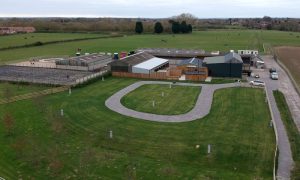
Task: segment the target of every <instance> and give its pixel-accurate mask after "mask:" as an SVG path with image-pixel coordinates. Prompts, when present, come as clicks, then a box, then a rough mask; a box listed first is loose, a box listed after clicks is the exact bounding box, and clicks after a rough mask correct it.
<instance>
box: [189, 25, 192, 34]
mask: <svg viewBox="0 0 300 180" xmlns="http://www.w3.org/2000/svg"><path fill="white" fill-rule="evenodd" d="M192 32H193V26H192V25H191V24H189V25H188V33H192Z"/></svg>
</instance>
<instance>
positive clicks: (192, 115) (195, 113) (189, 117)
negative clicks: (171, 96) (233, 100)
mask: <svg viewBox="0 0 300 180" xmlns="http://www.w3.org/2000/svg"><path fill="white" fill-rule="evenodd" d="M145 84H167V85H169V84H171V83H170V82H162V81H140V82H136V83H134V84H132V85H130V86H128V87H126V88H124V89H122V90H121V91H119V92H117V93H115V94H114V95H113V96H111V97H110V98H109V99H107V100H106V101H105V105H106V106H107V107H108V108H109V109H111V110H113V111H115V112H118V113H120V114H122V115H125V116H129V117H134V118H138V119H144V120H149V121H156V122H188V121H193V120H196V119H200V118H203V117H204V116H206V115H207V114H208V113H209V112H210V108H211V105H212V101H213V94H214V92H215V90H217V89H222V88H230V87H236V86H238V84H237V83H231V84H214V85H207V84H192V83H176V84H174V85H175V86H196V87H202V89H201V93H200V95H199V96H198V99H197V102H196V104H195V106H194V108H193V109H192V110H191V111H190V112H188V113H186V114H181V115H156V114H150V113H144V112H138V111H135V110H132V109H128V108H127V107H125V106H123V105H122V104H121V98H122V97H123V96H125V95H126V94H128V93H130V92H131V91H133V90H135V89H137V88H138V87H140V86H142V85H145Z"/></svg>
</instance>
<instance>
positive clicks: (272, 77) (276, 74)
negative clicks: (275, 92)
mask: <svg viewBox="0 0 300 180" xmlns="http://www.w3.org/2000/svg"><path fill="white" fill-rule="evenodd" d="M270 77H271V79H273V80H278V73H277V72H272V73H271V74H270Z"/></svg>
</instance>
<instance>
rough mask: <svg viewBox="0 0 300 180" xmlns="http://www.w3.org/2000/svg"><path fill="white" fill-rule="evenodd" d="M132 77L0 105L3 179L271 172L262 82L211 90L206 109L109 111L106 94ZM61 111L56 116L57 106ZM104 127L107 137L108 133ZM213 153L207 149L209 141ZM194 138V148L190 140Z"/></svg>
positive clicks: (271, 141)
mask: <svg viewBox="0 0 300 180" xmlns="http://www.w3.org/2000/svg"><path fill="white" fill-rule="evenodd" d="M134 82H136V80H133V79H119V78H107V79H106V81H104V82H102V81H99V82H96V83H94V84H91V85H89V86H87V87H82V88H77V89H73V91H72V95H71V96H69V95H68V93H67V92H64V93H59V94H56V95H51V96H47V97H43V98H40V99H38V100H25V101H20V102H16V103H13V104H9V105H2V106H0V114H1V118H2V117H3V116H4V115H6V114H7V113H9V114H11V116H12V117H13V119H14V122H15V123H13V126H12V128H11V129H10V131H8V129H7V128H5V127H4V125H3V119H1V120H2V121H1V123H0V149H1V151H0V175H1V176H2V177H4V178H6V179H45V177H47V178H49V179H68V178H73V179H100V178H101V179H164V180H165V179H272V170H273V155H274V148H275V138H274V132H273V129H272V128H270V127H269V120H270V115H269V110H268V106H267V104H266V103H265V95H264V93H263V91H262V90H260V89H247V88H231V89H224V90H219V91H217V92H216V93H215V95H214V102H213V105H212V110H211V113H210V114H209V115H208V116H206V117H205V118H203V119H199V120H196V121H193V122H188V123H171V124H169V123H156V122H149V121H143V120H138V119H133V118H129V117H125V116H122V115H120V114H117V113H115V112H112V111H110V110H109V109H108V108H106V107H105V105H104V102H105V100H106V99H107V98H108V97H110V96H111V95H113V94H114V93H115V92H117V91H119V90H120V89H122V88H124V87H126V86H128V85H130V84H132V83H134ZM61 108H63V109H64V112H65V115H64V117H60V115H59V112H60V109H61ZM109 130H112V131H113V139H109ZM208 144H211V145H212V153H211V154H210V155H208V154H207V145H208ZM196 145H200V148H199V149H196V148H195V146H196Z"/></svg>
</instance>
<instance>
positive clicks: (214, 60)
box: [203, 52, 243, 64]
mask: <svg viewBox="0 0 300 180" xmlns="http://www.w3.org/2000/svg"><path fill="white" fill-rule="evenodd" d="M203 63H206V64H218V63H243V60H242V58H241V56H240V55H238V54H237V53H232V52H231V53H228V54H226V55H225V56H216V57H206V58H204V60H203Z"/></svg>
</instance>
